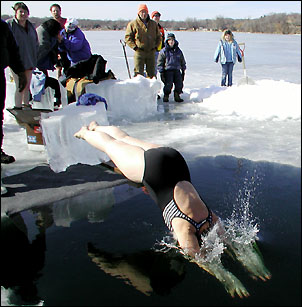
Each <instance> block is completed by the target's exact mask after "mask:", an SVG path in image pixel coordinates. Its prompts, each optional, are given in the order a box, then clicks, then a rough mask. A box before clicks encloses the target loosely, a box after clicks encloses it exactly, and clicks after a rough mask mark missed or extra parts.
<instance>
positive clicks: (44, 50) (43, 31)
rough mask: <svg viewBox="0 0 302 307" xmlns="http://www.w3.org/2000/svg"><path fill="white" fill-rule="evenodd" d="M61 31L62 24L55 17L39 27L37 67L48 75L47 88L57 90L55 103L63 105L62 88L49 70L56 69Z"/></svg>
mask: <svg viewBox="0 0 302 307" xmlns="http://www.w3.org/2000/svg"><path fill="white" fill-rule="evenodd" d="M60 32H61V25H60V23H59V22H58V21H56V20H55V19H49V20H46V21H44V22H43V23H42V24H41V25H40V26H39V27H38V28H37V34H38V39H39V49H38V62H37V68H38V70H39V71H42V72H43V73H44V74H45V76H46V81H45V88H47V87H48V86H50V87H51V88H52V89H54V91H55V98H56V101H55V105H56V106H60V105H61V90H60V85H59V82H58V80H57V79H55V78H52V77H49V75H48V72H47V70H52V71H53V70H55V64H57V62H58V44H59V41H58V36H59V35H60Z"/></svg>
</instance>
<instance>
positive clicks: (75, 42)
mask: <svg viewBox="0 0 302 307" xmlns="http://www.w3.org/2000/svg"><path fill="white" fill-rule="evenodd" d="M78 25H79V22H78V21H77V19H75V18H68V19H67V21H66V23H65V26H64V29H63V30H62V31H61V35H60V36H59V41H60V44H59V50H60V51H66V52H67V57H68V59H69V60H70V62H71V66H73V65H75V64H76V63H78V62H80V61H84V60H88V59H89V58H90V57H91V55H92V54H91V48H90V45H89V42H88V41H87V39H86V37H85V34H84V33H83V31H82V30H81V29H80V28H79V27H78Z"/></svg>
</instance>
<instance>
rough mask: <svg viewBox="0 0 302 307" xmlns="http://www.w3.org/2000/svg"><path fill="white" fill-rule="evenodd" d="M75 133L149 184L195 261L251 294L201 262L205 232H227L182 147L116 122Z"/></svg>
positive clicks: (230, 277)
mask: <svg viewBox="0 0 302 307" xmlns="http://www.w3.org/2000/svg"><path fill="white" fill-rule="evenodd" d="M74 136H75V137H77V138H79V139H83V140H85V141H87V142H88V143H89V144H90V145H92V146H94V147H95V148H97V149H99V150H101V151H103V152H105V153H106V154H107V155H108V156H109V158H110V159H111V160H112V162H113V163H114V164H115V165H116V166H117V167H118V169H119V170H120V171H121V172H122V173H123V175H124V176H125V177H126V178H128V179H129V180H130V181H133V182H136V183H142V184H143V185H144V187H145V188H146V189H147V191H148V193H149V194H150V196H151V198H152V199H153V200H154V201H155V202H156V203H157V204H158V206H159V208H160V209H161V210H162V213H163V218H164V221H165V223H166V225H167V227H168V228H169V229H170V230H171V231H173V234H174V236H175V239H176V240H177V241H178V244H179V248H180V249H181V250H182V252H183V254H184V255H186V256H188V257H189V259H190V261H192V262H195V263H196V264H198V265H199V266H200V267H202V268H203V269H204V270H206V271H208V272H209V273H210V274H212V275H214V276H215V277H216V278H217V279H219V280H220V281H221V282H223V284H224V286H225V288H226V290H227V291H228V292H229V293H230V294H231V295H232V296H234V294H235V293H236V294H237V295H238V296H239V297H247V296H248V295H249V293H248V292H247V290H246V289H245V287H244V286H243V285H242V284H241V282H240V281H239V280H238V279H237V278H236V277H235V276H234V275H233V274H232V273H230V272H229V271H227V270H226V269H225V268H224V267H223V266H222V263H220V268H219V269H218V271H217V270H216V267H215V269H213V267H211V266H207V263H206V262H204V261H200V259H202V253H201V246H202V243H203V237H204V236H205V235H206V233H207V232H209V231H210V230H211V229H212V228H214V227H216V228H217V229H218V230H217V233H218V235H221V236H223V235H224V233H225V231H224V228H223V224H222V223H221V222H220V219H219V218H218V216H217V215H216V214H215V213H214V212H212V210H211V209H210V208H209V207H208V206H207V205H206V204H205V202H204V201H203V200H202V198H201V197H200V196H199V194H198V192H197V191H196V189H195V188H194V186H193V184H192V183H191V178H190V172H189V168H188V166H187V163H186V161H185V159H184V158H183V156H182V155H181V154H180V153H179V152H178V151H177V150H175V149H173V148H170V147H163V146H160V145H156V144H152V143H148V142H145V141H142V140H139V139H136V138H133V137H131V136H130V135H128V134H127V133H126V132H124V131H122V130H121V129H119V128H118V127H116V126H99V125H98V124H97V123H96V122H95V121H93V122H91V123H90V124H89V126H88V127H86V126H84V127H82V128H81V129H80V130H79V131H78V132H76V133H75V134H74ZM214 225H215V226H214ZM215 270H216V271H215ZM216 272H217V274H216ZM259 275H260V276H261V277H260V276H257V277H259V278H260V279H265V278H270V276H269V274H268V273H266V272H260V273H259ZM262 275H263V276H262Z"/></svg>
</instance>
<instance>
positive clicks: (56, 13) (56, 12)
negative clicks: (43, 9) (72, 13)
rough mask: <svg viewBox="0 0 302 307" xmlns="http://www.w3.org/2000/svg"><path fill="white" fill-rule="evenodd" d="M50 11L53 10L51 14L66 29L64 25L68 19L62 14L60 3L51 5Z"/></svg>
mask: <svg viewBox="0 0 302 307" xmlns="http://www.w3.org/2000/svg"><path fill="white" fill-rule="evenodd" d="M50 12H51V15H52V17H53V19H54V20H56V21H57V22H59V23H60V25H61V28H62V29H64V25H65V23H66V21H67V18H64V17H62V16H61V12H62V10H61V7H60V5H59V4H53V5H52V6H51V7H50Z"/></svg>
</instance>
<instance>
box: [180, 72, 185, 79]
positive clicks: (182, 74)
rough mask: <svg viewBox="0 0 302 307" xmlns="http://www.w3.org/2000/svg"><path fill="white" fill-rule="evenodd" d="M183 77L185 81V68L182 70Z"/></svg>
mask: <svg viewBox="0 0 302 307" xmlns="http://www.w3.org/2000/svg"><path fill="white" fill-rule="evenodd" d="M181 77H182V81H184V80H185V71H184V70H182V71H181Z"/></svg>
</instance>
